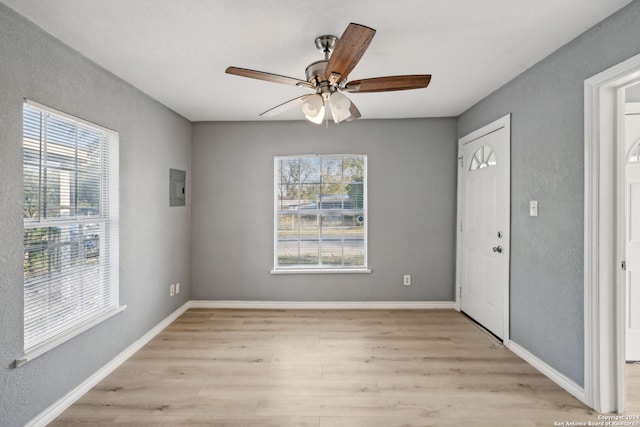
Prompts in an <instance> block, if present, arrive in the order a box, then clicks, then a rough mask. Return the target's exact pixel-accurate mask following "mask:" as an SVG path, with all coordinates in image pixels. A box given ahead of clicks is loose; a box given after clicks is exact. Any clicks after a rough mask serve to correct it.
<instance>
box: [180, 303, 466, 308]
mask: <svg viewBox="0 0 640 427" xmlns="http://www.w3.org/2000/svg"><path fill="white" fill-rule="evenodd" d="M454 305H455V302H454V301H369V302H359V301H354V302H351V301H319V302H311V301H191V304H190V307H193V308H239V309H242V308H244V309H258V310H285V309H287V310H296V309H301V310H313V309H316V310H318V309H319V310H376V309H378V310H430V309H453V308H454Z"/></svg>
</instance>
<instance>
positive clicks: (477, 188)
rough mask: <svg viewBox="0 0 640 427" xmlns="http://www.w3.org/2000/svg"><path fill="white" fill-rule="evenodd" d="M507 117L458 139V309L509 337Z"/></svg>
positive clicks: (502, 336) (508, 163) (508, 161)
mask: <svg viewBox="0 0 640 427" xmlns="http://www.w3.org/2000/svg"><path fill="white" fill-rule="evenodd" d="M509 145H510V116H506V117H504V118H502V119H500V120H498V121H497V122H494V123H492V124H491V125H488V126H486V127H484V128H482V129H480V130H479V131H477V132H474V133H472V134H470V135H468V136H467V137H465V138H462V139H460V149H459V150H460V152H461V154H462V155H461V157H462V159H461V162H460V171H459V174H458V177H459V180H458V183H459V190H458V192H459V194H458V196H459V197H458V203H459V206H458V220H459V228H458V242H459V248H458V266H457V278H458V298H459V300H458V301H459V304H460V305H459V307H460V309H461V311H463V312H464V313H466V314H467V315H469V316H470V317H471V318H473V319H474V320H475V321H477V322H478V323H480V324H481V325H482V326H484V327H485V328H486V329H488V330H489V331H491V332H492V333H493V334H494V335H496V336H497V337H499V338H500V339H505V338H506V337H505V334H508V329H507V328H508V303H509V301H508V292H509V211H510V207H509V188H510V186H509V183H510V153H509V152H510V150H509Z"/></svg>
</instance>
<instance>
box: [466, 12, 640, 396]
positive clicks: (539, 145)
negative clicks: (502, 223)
mask: <svg viewBox="0 0 640 427" xmlns="http://www.w3.org/2000/svg"><path fill="white" fill-rule="evenodd" d="M638 40H640V1H635V2H633V3H632V4H631V5H629V6H628V7H626V8H624V9H622V10H621V11H620V12H618V13H617V14H615V15H613V16H612V17H610V18H609V19H607V20H605V21H603V22H602V23H600V24H598V25H597V26H596V27H594V28H592V29H591V30H589V31H587V32H586V33H584V34H583V35H581V36H580V37H578V38H577V39H575V40H573V41H572V42H570V43H569V44H567V45H566V46H564V47H563V48H561V49H559V50H558V51H556V52H555V53H553V54H552V55H550V56H549V57H547V58H546V59H544V60H543V61H541V62H540V63H538V64H537V65H535V66H534V67H532V68H531V69H529V70H528V71H526V72H525V73H523V74H522V75H520V76H519V77H517V78H516V79H515V80H513V81H511V82H510V83H508V84H507V85H505V86H504V87H502V88H501V89H500V90H498V91H496V92H495V93H493V94H492V95H490V96H489V97H487V98H486V99H484V100H483V101H481V102H480V103H478V104H477V105H475V106H474V107H472V108H471V109H469V110H468V111H467V112H465V113H464V114H462V116H461V117H459V120H458V135H459V136H463V135H465V134H467V133H469V132H471V131H473V130H475V129H476V128H479V127H481V126H483V125H485V124H486V123H489V122H491V121H493V120H495V119H497V118H499V117H501V116H503V115H505V114H507V113H512V123H511V133H512V148H511V156H512V169H511V170H512V178H511V189H512V190H511V339H512V340H513V341H515V342H516V343H518V344H520V345H521V346H523V347H524V348H526V349H527V350H529V351H530V352H532V353H533V354H535V355H536V356H538V357H540V358H541V359H542V360H543V361H545V362H546V363H548V364H549V365H551V366H552V367H554V368H555V369H557V370H558V371H560V372H562V373H564V374H565V375H567V376H568V377H569V378H571V379H573V380H574V381H576V382H577V383H578V384H581V385H582V384H583V381H584V378H583V376H584V373H583V367H584V350H583V346H584V341H583V336H584V327H583V326H584V325H583V322H584V317H583V283H584V282H583V271H584V265H583V264H584V263H583V227H584V224H583V223H584V221H583V215H584V200H583V192H584V162H583V156H584V148H583V143H584V142H583V141H584V130H583V129H584V118H583V115H584V107H583V103H584V96H583V89H584V80H585V79H587V78H589V77H591V76H593V75H595V74H597V73H599V72H601V71H603V70H605V69H607V68H609V67H611V66H613V65H615V64H618V63H620V62H622V61H624V60H626V59H628V58H630V57H632V56H634V55H636V54H638V53H640V43H638ZM529 200H537V201H538V204H539V216H538V217H537V218H531V217H529V216H528V203H529Z"/></svg>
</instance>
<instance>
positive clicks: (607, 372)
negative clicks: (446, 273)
mask: <svg viewBox="0 0 640 427" xmlns="http://www.w3.org/2000/svg"><path fill="white" fill-rule="evenodd" d="M639 78H640V55H636V56H634V57H632V58H630V59H628V60H627V61H624V62H622V63H620V64H618V65H616V66H614V67H611V68H609V69H608V70H605V71H603V72H601V73H599V74H597V75H595V76H593V77H591V78H589V79H587V80H585V82H584V111H585V113H584V114H585V116H584V389H585V403H587V404H588V405H589V406H591V407H592V408H594V409H595V410H597V411H599V412H610V411H616V410H621V409H622V408H623V406H624V391H625V388H624V313H625V310H624V304H625V299H626V297H625V292H620V290H622V289H623V288H622V283H623V282H622V271H621V269H619V268H618V265H619V261H621V260H620V246H621V243H620V239H619V238H618V237H619V225H618V224H619V222H620V220H619V217H617V215H616V210H617V209H616V208H617V206H620V205H619V203H620V192H621V191H622V190H621V188H620V187H621V184H620V179H619V178H620V177H619V175H620V171H619V170H618V169H620V168H617V167H616V164H620V163H619V162H620V155H619V151H620V150H617V149H616V146H618V145H619V144H616V138H617V137H618V135H619V132H620V123H621V120H620V116H622V114H619V113H623V112H624V109H622V110H621V108H624V107H623V106H622V105H621V102H622V101H621V99H620V97H619V91H620V88H622V87H624V86H627V85H629V84H630V83H632V82H633V81H637V80H638V79H639ZM618 211H619V209H618ZM619 215H620V214H618V216H619ZM621 326H622V328H621ZM612 350H613V351H612Z"/></svg>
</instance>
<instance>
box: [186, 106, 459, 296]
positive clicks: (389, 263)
mask: <svg viewBox="0 0 640 427" xmlns="http://www.w3.org/2000/svg"><path fill="white" fill-rule="evenodd" d="M455 126H456V121H455V119H451V118H445V119H413V120H362V121H359V122H353V123H348V124H343V125H340V126H334V125H331V126H330V127H329V128H328V129H327V128H324V127H322V126H320V127H318V126H313V125H311V124H309V123H307V122H267V123H257V122H252V123H246V122H242V123H197V124H195V125H194V131H193V157H192V158H193V176H194V181H193V204H192V207H193V215H192V233H191V241H192V243H191V254H192V257H191V260H192V261H191V281H192V288H191V292H192V294H191V296H192V298H193V299H205V300H282V301H392V300H393V301H395V300H400V301H452V300H453V299H454V295H453V292H454V281H455V225H454V224H455V217H456V212H455V203H456V201H455V194H456V167H455V165H456V149H457V148H456V138H455V131H456V128H455ZM343 153H345V154H350V153H356V154H367V156H368V158H367V159H368V191H369V193H368V195H369V217H368V218H369V264H370V267H371V269H372V270H373V273H371V274H335V275H326V274H316V275H271V274H270V273H269V272H270V270H271V269H272V268H273V157H274V156H275V155H285V154H343ZM403 274H411V275H412V285H411V286H403V284H402V276H403Z"/></svg>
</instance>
